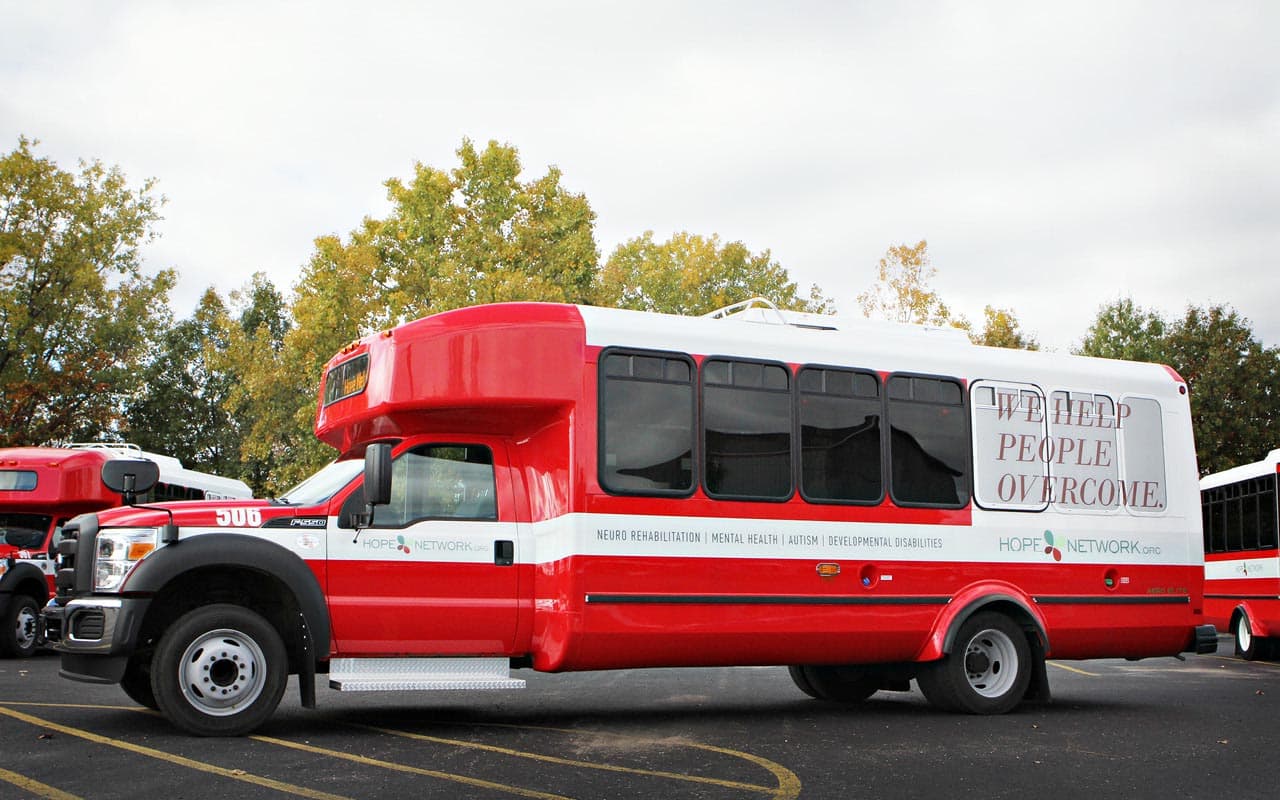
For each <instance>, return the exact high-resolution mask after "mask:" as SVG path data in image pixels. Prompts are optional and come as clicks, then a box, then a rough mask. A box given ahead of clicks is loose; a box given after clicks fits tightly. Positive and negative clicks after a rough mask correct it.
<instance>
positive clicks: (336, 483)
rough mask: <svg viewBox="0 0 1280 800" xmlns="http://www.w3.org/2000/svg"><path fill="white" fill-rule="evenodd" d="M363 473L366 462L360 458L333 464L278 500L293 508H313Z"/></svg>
mask: <svg viewBox="0 0 1280 800" xmlns="http://www.w3.org/2000/svg"><path fill="white" fill-rule="evenodd" d="M362 472H364V461H362V460H361V459H358V458H349V459H346V460H344V461H334V462H331V463H329V464H328V465H326V466H325V467H323V468H322V469H321V470H320V471H319V472H317V473H315V474H314V475H312V476H311V477H310V478H307V479H306V480H304V481H303V482H302V483H300V484H298V485H297V486H295V487H293V488H292V489H290V490H289V491H288V492H286V493H285V494H284V495H283V496H282V497H280V498H278V501H279V502H281V503H287V504H289V505H291V506H311V505H315V504H317V503H323V502H324V501H326V500H328V499H329V498H330V497H333V496H334V494H336V493H337V492H338V490H339V489H341V488H342V487H344V486H346V485H347V484H348V483H350V482H351V479H352V478H354V477H355V476H357V475H359V474H360V473H362Z"/></svg>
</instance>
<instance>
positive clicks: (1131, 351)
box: [1076, 297, 1166, 363]
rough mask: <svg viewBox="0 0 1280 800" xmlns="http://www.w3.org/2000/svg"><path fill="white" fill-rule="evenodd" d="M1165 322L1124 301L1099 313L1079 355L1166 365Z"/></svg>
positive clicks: (1112, 304) (1109, 305) (1156, 314)
mask: <svg viewBox="0 0 1280 800" xmlns="http://www.w3.org/2000/svg"><path fill="white" fill-rule="evenodd" d="M1165 327H1166V324H1165V321H1164V319H1163V318H1162V317H1161V316H1160V315H1159V314H1158V313H1156V312H1155V311H1151V310H1149V309H1144V308H1142V307H1140V306H1138V305H1136V304H1135V303H1134V302H1133V298H1131V297H1125V298H1123V299H1120V300H1116V301H1115V302H1114V303H1108V304H1107V305H1104V306H1102V307H1101V308H1099V309H1098V315H1097V317H1095V318H1094V321H1093V324H1092V325H1090V326H1089V330H1088V332H1087V333H1086V334H1085V337H1084V341H1083V342H1081V343H1080V347H1079V348H1078V349H1077V350H1076V352H1077V353H1079V354H1081V355H1086V356H1097V357H1099V358H1117V359H1123V360H1126V361H1153V362H1157V363H1159V362H1164V361H1165V355H1164V349H1163V348H1164V337H1165Z"/></svg>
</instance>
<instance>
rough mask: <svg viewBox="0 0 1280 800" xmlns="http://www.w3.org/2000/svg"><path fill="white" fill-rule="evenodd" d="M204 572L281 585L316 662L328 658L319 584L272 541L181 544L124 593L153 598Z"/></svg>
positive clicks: (227, 536)
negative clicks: (232, 571)
mask: <svg viewBox="0 0 1280 800" xmlns="http://www.w3.org/2000/svg"><path fill="white" fill-rule="evenodd" d="M202 567H235V568H239V569H244V570H247V571H249V572H256V573H260V574H263V575H268V576H270V577H272V578H275V579H277V580H279V581H280V582H281V583H283V584H284V586H285V588H287V589H288V590H289V591H290V592H292V593H293V597H294V599H295V600H296V601H297V603H298V608H299V610H300V611H301V613H302V619H303V622H304V623H305V626H306V631H305V633H306V636H307V637H308V638H309V640H310V641H309V642H307V643H306V644H307V646H309V647H310V649H311V656H312V663H313V664H314V663H315V662H317V661H320V660H322V659H325V658H328V656H329V644H330V626H329V608H328V605H327V604H326V603H325V597H324V591H323V590H322V589H321V588H320V582H319V581H318V580H317V579H316V576H315V573H313V572H312V571H311V568H310V567H309V566H307V562H306V561H304V560H303V559H302V558H300V557H299V556H298V555H297V554H296V553H293V552H292V551H290V550H288V549H286V548H284V547H282V546H280V545H278V544H276V543H275V542H272V541H269V540H267V539H260V538H258V537H256V536H246V535H244V534H239V533H209V534H203V535H200V536H192V537H191V538H188V539H182V540H181V541H180V542H178V543H175V544H170V545H167V546H165V547H162V548H160V549H158V550H156V551H155V552H153V553H151V554H150V555H148V556H147V557H146V558H145V559H143V560H142V562H141V563H140V564H138V567H137V569H136V570H134V572H133V574H132V575H130V576H129V579H128V580H127V581H126V582H125V586H124V587H123V588H124V590H125V591H127V592H129V593H145V594H154V593H156V592H159V591H160V590H161V589H162V588H164V586H165V585H166V584H168V583H169V582H170V581H172V580H173V579H174V578H175V577H177V576H179V575H182V574H183V573H186V572H190V571H191V570H194V569H200V568H202Z"/></svg>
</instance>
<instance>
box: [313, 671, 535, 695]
mask: <svg viewBox="0 0 1280 800" xmlns="http://www.w3.org/2000/svg"><path fill="white" fill-rule="evenodd" d="M329 688H330V689H337V690H338V691H340V692H413V691H433V692H435V691H463V692H482V691H491V690H497V689H523V688H524V681H523V680H521V679H519V678H494V679H491V680H483V679H475V678H473V679H469V680H462V679H456V678H453V679H449V678H445V679H436V680H432V679H430V678H424V677H423V676H421V675H346V676H343V677H342V678H340V679H336V680H335V679H334V678H330V679H329Z"/></svg>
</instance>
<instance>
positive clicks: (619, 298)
mask: <svg viewBox="0 0 1280 800" xmlns="http://www.w3.org/2000/svg"><path fill="white" fill-rule="evenodd" d="M753 297H763V298H765V299H766V300H769V301H771V302H772V303H773V304H774V305H776V306H778V307H779V308H785V309H790V310H793V311H810V312H815V313H824V312H827V311H829V310H830V308H831V301H830V300H828V299H827V298H825V297H823V296H822V293H821V291H820V290H819V289H818V287H817V286H813V287H810V290H809V297H808V298H805V297H802V296H801V295H800V294H799V292H798V291H797V289H796V284H795V282H794V281H792V280H791V277H790V275H788V273H787V270H786V269H784V268H783V267H782V266H781V265H780V264H779V263H778V262H777V261H774V260H773V257H772V256H771V255H770V253H769V251H768V250H765V251H763V252H760V253H752V252H751V251H750V250H748V249H747V247H746V245H744V244H743V243H742V242H729V243H727V244H723V245H722V244H721V243H720V238H719V237H718V236H715V235H712V236H711V237H710V238H707V237H703V236H698V235H696V234H691V233H683V232H682V233H677V234H675V235H674V236H672V237H671V238H670V239H668V240H667V241H665V242H661V243H659V242H655V241H654V240H653V232H652V231H646V232H645V233H644V234H643V235H642V236H639V237H636V238H634V239H631V240H630V241H627V242H624V243H622V244H620V245H618V247H617V248H616V249H615V250H614V251H613V254H612V255H610V256H609V260H608V262H607V263H606V264H605V265H604V269H603V270H602V271H601V273H600V278H599V282H598V286H597V289H596V294H595V303H596V305H602V306H613V307H616V308H629V309H634V310H638V311H659V312H663V313H667V314H685V315H698V314H706V313H708V312H711V311H715V310H716V309H720V308H724V307H725V306H728V305H732V304H734V303H738V302H741V301H743V300H750V299H751V298H753Z"/></svg>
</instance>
